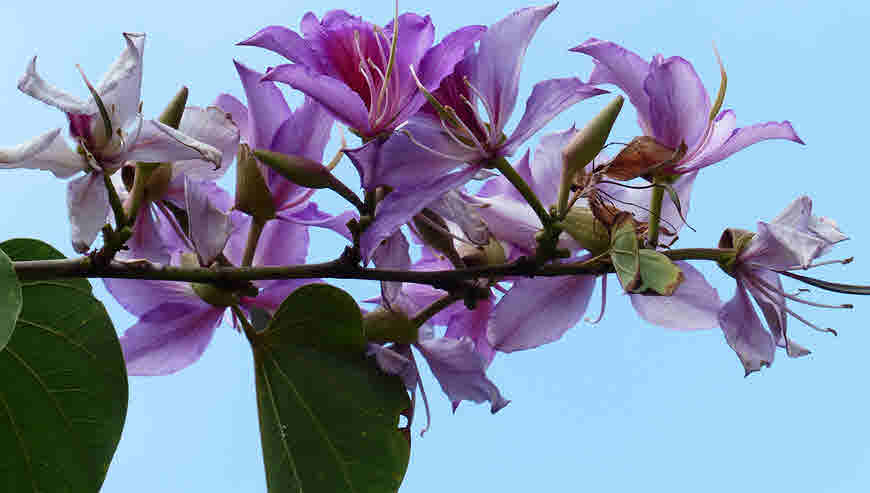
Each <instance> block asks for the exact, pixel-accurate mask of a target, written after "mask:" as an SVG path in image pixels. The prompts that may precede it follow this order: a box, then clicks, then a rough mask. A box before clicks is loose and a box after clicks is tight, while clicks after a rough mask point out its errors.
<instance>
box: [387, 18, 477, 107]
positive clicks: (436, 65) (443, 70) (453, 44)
mask: <svg viewBox="0 0 870 493" xmlns="http://www.w3.org/2000/svg"><path fill="white" fill-rule="evenodd" d="M485 30H486V28H485V27H484V26H465V27H463V28H460V29H457V30H456V31H453V32H452V33H450V34H448V35H447V36H445V37H444V39H443V40H441V42H440V43H438V44H437V45H435V46H433V47H432V48H431V49H429V51H427V52H426V54H425V56H423V59H422V60H421V61H420V66H419V70H418V76H419V77H420V82H421V83H422V84H423V87H425V88H426V90H427V91H430V92H434V91H435V90H436V89H438V86H439V85H440V84H441V81H442V80H444V78H445V77H447V76H448V75H450V74H451V73H452V72H453V69H454V67H456V64H457V63H459V62H460V61H461V60H462V58H463V57H464V56H465V54H466V52H467V51H468V49H469V48H471V47H472V46H473V45H474V43H475V41H477V40H478V39H480V37H481V36H482V35H483V33H484V31H485ZM399 39H402V38H401V37H400V38H399ZM407 79H408V81H409V82H410V83H413V80H412V79H411V78H410V77H407ZM408 94H413V95H414V96H413V98H412V99H411V100H410V101H409V102H408V104H406V105H405V107H404V108H402V110H401V111H400V112H399V114H398V115H397V116H396V118H395V123H396V124H399V123H402V122H403V121H405V120H407V119H408V118H410V117H411V116H412V115H414V114H415V113H417V111H418V110H419V109H420V108H421V107H422V106H423V105H424V104H426V98H425V96H424V95H423V93H421V92H419V91H413V88H412V89H411V90H409V91H408Z"/></svg>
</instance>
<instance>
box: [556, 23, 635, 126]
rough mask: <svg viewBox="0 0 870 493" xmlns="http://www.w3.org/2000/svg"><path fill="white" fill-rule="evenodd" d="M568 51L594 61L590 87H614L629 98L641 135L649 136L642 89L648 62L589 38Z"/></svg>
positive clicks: (629, 52) (609, 43) (616, 47)
mask: <svg viewBox="0 0 870 493" xmlns="http://www.w3.org/2000/svg"><path fill="white" fill-rule="evenodd" d="M571 51H575V52H577V53H584V54H586V55H589V56H591V57H592V58H594V61H595V69H594V70H593V71H592V74H591V75H590V76H589V83H590V84H596V85H597V84H613V85H615V86H617V87H619V88H620V89H622V92H624V93H625V94H626V96H628V99H629V101H631V104H632V105H634V107H635V109H636V110H637V115H638V120H639V122H640V126H641V128H643V129H644V133H650V132H649V119H650V118H649V95H647V93H646V91H645V90H644V88H643V84H644V81H645V80H646V77H647V75H648V74H649V70H650V67H649V62H647V61H646V60H644V59H643V58H641V57H640V56H638V55H637V54H635V53H633V52H631V51H628V50H626V49H625V48H623V47H622V46H619V45H618V44H616V43H611V42H610V41H603V40H600V39H596V38H589V39H587V40H586V41H584V42H583V43H582V44H580V45H578V46H575V47H574V48H571Z"/></svg>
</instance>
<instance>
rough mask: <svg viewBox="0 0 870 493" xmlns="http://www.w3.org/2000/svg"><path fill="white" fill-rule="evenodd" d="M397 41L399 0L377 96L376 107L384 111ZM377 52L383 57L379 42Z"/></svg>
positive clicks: (381, 117)
mask: <svg viewBox="0 0 870 493" xmlns="http://www.w3.org/2000/svg"><path fill="white" fill-rule="evenodd" d="M375 39H378V35H377V33H375ZM398 39H399V0H396V8H395V13H394V15H393V39H392V43H390V58H389V59H387V73H386V75H385V77H384V84H383V85H382V86H381V91H380V94H378V104H377V106H378V107H380V105H381V104H382V103H383V105H384V106H383V107H384V108H385V109H386V108H387V107H388V105H387V103H386V101H385V99H386V96H387V93H388V92H389V91H387V84H389V82H390V76H391V75H392V74H393V66H394V65H395V62H396V45H397V43H398ZM378 50H380V51H381V57H383V56H384V54H383V49H382V48H381V43H380V40H378ZM384 113H386V111H384ZM383 118H384V115H381V116H380V117H379V118H378V121H380V120H381V119H383Z"/></svg>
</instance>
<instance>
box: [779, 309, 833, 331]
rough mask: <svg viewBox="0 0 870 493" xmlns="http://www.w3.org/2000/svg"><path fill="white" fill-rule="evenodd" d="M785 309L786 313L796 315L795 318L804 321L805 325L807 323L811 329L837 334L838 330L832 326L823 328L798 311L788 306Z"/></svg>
mask: <svg viewBox="0 0 870 493" xmlns="http://www.w3.org/2000/svg"><path fill="white" fill-rule="evenodd" d="M783 310H784V311H785V312H786V313H788V314H789V315H791V316H792V317H794V318H796V319H798V320H800V321H801V322H803V324H804V325H806V326H807V327H809V328H811V329H813V330H817V331H819V332H827V333H828V334H834V335H837V331H836V330H834V329H832V328H830V327H828V328H825V329H823V328H821V327H819V326H818V325H815V324H813V323H812V322H810V321H809V320H807V319H805V318H803V317H801V316H800V315H798V314H797V313H795V312H793V311H791V310H789V309H788V308H783Z"/></svg>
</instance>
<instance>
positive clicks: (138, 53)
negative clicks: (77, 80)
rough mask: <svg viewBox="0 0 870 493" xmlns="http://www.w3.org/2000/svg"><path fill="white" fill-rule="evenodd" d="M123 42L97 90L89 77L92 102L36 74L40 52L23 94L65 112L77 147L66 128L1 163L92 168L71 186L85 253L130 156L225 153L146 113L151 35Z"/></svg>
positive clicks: (76, 230) (214, 157) (63, 174)
mask: <svg viewBox="0 0 870 493" xmlns="http://www.w3.org/2000/svg"><path fill="white" fill-rule="evenodd" d="M124 39H125V40H126V42H127V46H126V48H125V49H124V51H123V52H121V55H120V56H119V57H118V59H117V60H115V63H113V64H112V66H111V67H109V70H108V72H107V73H106V75H105V76H104V77H103V80H102V81H100V83H98V84H97V85H96V86H95V87H94V86H91V84H90V83H89V82H88V81H87V79H85V83H86V84H87V85H88V87H89V88H90V89H91V91H92V97H91V98H90V99H89V100H88V101H87V102H83V101H81V100H79V99H78V98H76V97H75V96H72V95H69V94H67V93H65V92H63V91H61V90H60V89H57V88H56V87H54V86H52V85H51V84H49V83H47V82H46V81H45V80H43V79H42V77H41V76H40V75H39V74H38V73H37V72H36V57H34V58H33V59H32V60H31V61H30V63H29V64H28V66H27V71H26V72H25V74H24V76H22V77H21V79H20V80H19V81H18V89H20V90H21V91H22V92H24V93H25V94H28V95H30V96H32V97H33V98H35V99H38V100H40V101H42V102H44V103H46V104H48V105H51V106H54V107H56V108H58V109H60V110H61V111H63V112H64V113H65V114H66V116H67V119H68V120H69V131H70V136H71V137H72V138H73V140H74V141H75V142H76V144H77V149H76V150H72V149H70V148H69V147H68V146H67V144H66V143H65V142H64V139H63V137H62V136H61V135H60V134H61V129H59V128H58V129H55V130H52V131H50V132H47V133H45V134H43V135H41V136H39V137H37V138H35V139H34V140H32V141H30V142H28V143H26V144H22V145H20V146H18V147H15V148H12V149H2V150H0V168H7V169H11V168H30V169H43V170H48V171H51V172H52V173H54V175H55V176H57V177H58V178H69V177H71V176H73V175H75V174H76V173H78V172H79V171H83V172H85V174H84V175H83V176H80V177H78V178H75V179H73V180H71V181H70V182H69V186H68V189H67V204H68V206H69V216H70V223H71V225H72V243H73V247H74V248H75V250H76V251H78V252H80V253H84V252H86V251H87V250H88V248H89V247H90V245H91V243H93V241H94V239H95V238H96V236H97V233H98V232H99V230H100V228H102V226H103V225H104V224H105V223H106V218H107V216H108V213H109V200H108V194H107V192H106V189H105V185H104V183H103V180H104V174H105V173H113V172H114V171H116V170H118V169H119V168H120V167H121V166H122V165H123V164H124V163H125V162H126V161H148V162H165V161H180V160H188V159H204V160H206V161H209V162H211V163H214V164H219V163H220V162H221V154H220V152H219V151H218V150H217V149H215V148H214V147H212V146H210V145H207V144H204V143H202V142H199V141H198V140H195V139H193V138H191V137H189V136H187V135H185V134H184V133H182V132H180V131H178V130H175V129H173V128H171V127H169V126H167V125H164V124H162V123H160V122H158V121H155V120H144V119H143V118H142V115H141V114H140V113H139V107H140V98H139V95H140V90H141V86H142V49H143V46H144V43H145V35H144V34H130V33H125V34H124ZM93 94H96V95H97V96H98V97H94V96H93ZM100 103H101V104H102V106H103V108H102V109H101V108H100ZM103 111H105V116H104V115H103V114H102V113H103ZM107 131H109V132H108V133H107Z"/></svg>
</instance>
